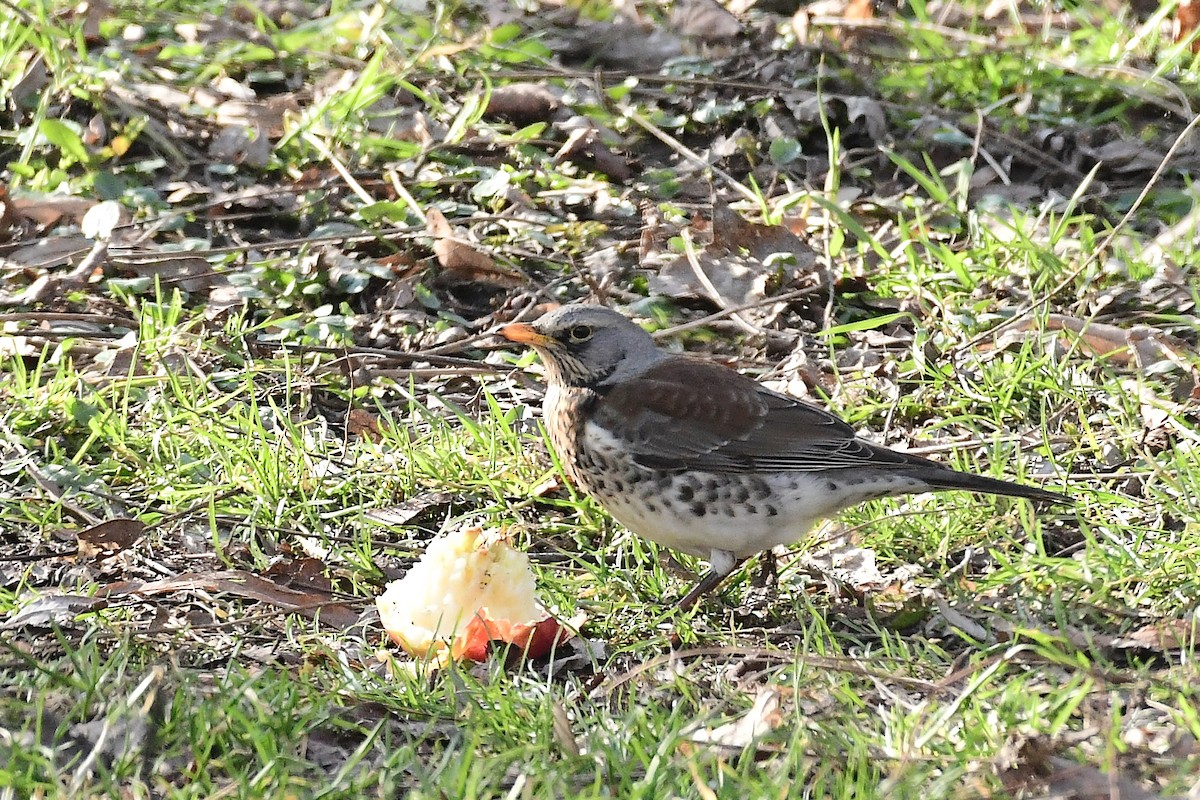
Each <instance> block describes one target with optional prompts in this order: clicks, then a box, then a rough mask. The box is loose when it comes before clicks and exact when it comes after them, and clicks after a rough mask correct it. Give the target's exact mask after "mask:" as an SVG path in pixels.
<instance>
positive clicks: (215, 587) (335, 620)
mask: <svg viewBox="0 0 1200 800" xmlns="http://www.w3.org/2000/svg"><path fill="white" fill-rule="evenodd" d="M197 589H200V590H203V591H206V592H223V593H226V594H231V595H233V596H235V597H242V598H245V599H247V600H256V601H258V602H260V603H267V604H269V605H273V606H277V607H278V608H282V609H283V610H284V611H287V612H289V613H294V614H299V615H300V616H302V617H305V618H307V619H315V620H318V621H320V622H322V623H325V624H327V625H332V626H333V627H335V628H348V627H350V626H352V625H354V624H356V623H357V622H358V616H359V615H358V613H357V612H356V611H354V610H353V609H352V608H350V606H348V605H347V604H346V603H344V602H340V601H334V600H332V599H331V596H330V595H329V594H328V593H326V592H311V591H302V590H297V589H288V588H285V587H283V586H280V585H279V584H277V583H275V582H274V581H270V580H267V579H266V578H262V577H259V576H258V575H254V574H253V573H250V572H246V571H244V570H227V571H224V572H213V573H199V572H185V573H183V574H182V575H177V576H175V577H174V578H165V579H163V580H159V581H150V582H149V583H144V582H142V581H122V582H120V583H113V584H109V585H108V586H103V587H101V588H100V590H99V591H98V592H97V593H96V596H97V597H101V598H111V597H126V596H138V595H140V596H143V597H149V596H152V595H159V594H172V593H174V592H187V591H195V590H197Z"/></svg>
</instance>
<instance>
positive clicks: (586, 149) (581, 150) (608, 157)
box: [554, 125, 633, 182]
mask: <svg viewBox="0 0 1200 800" xmlns="http://www.w3.org/2000/svg"><path fill="white" fill-rule="evenodd" d="M564 161H576V162H579V163H580V164H581V165H582V166H584V167H588V168H592V169H595V170H596V171H597V172H602V173H604V174H605V175H607V176H608V177H610V178H612V179H613V180H614V181H618V182H621V181H627V180H629V178H630V177H631V176H632V175H633V170H632V168H631V167H630V166H629V162H628V161H626V160H625V158H624V157H622V156H619V155H617V154H616V153H614V152H613V151H612V150H610V149H609V147H608V145H606V144H605V143H604V142H603V141H602V140H601V139H600V131H598V130H597V129H596V128H595V127H594V126H591V125H588V126H586V127H579V128H575V129H574V130H572V131H571V132H570V134H568V135H567V141H566V142H564V143H563V145H562V147H560V148H558V152H557V153H555V154H554V163H555V164H561V163H563V162H564Z"/></svg>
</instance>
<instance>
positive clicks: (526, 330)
mask: <svg viewBox="0 0 1200 800" xmlns="http://www.w3.org/2000/svg"><path fill="white" fill-rule="evenodd" d="M500 335H501V336H503V337H504V338H505V339H508V340H509V341H510V342H520V343H521V344H528V345H533V346H534V347H551V346H552V345H553V344H554V337H552V336H546V335H544V334H541V333H538V332H537V331H536V330H534V328H533V326H532V325H527V324H525V323H524V322H514V323H513V324H512V325H505V326H504V327H503V328H501V329H500Z"/></svg>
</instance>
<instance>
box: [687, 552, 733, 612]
mask: <svg viewBox="0 0 1200 800" xmlns="http://www.w3.org/2000/svg"><path fill="white" fill-rule="evenodd" d="M709 561H710V562H712V568H711V569H710V570H709V571H708V572H706V573H705V574H704V577H702V578H701V579H700V582H699V583H697V584H696V586H695V588H693V589H692V590H691V591H690V592H688V593H687V594H686V595H684V596H683V599H682V600H680V601H679V602H678V603H676V604H675V608H677V609H678V610H680V611H688V610H690V609H691V607H692V606H694V605H696V601H697V600H699V599H700V598H701V597H703V596H704V595H706V594H708V593H709V592H711V591H712V590H713V589H715V588H717V586H719V585H720V584H721V581H723V580H725V579H726V578H728V577H729V575H730V574H731V573H732V572H733V571H734V570H735V569H737V568H738V565H739V564H741V563H742V562H743V561H745V559H744V558H738V557H737V556H735V555H734V554H733V553H731V552H730V551H728V550H713V551H712V555H710V556H709Z"/></svg>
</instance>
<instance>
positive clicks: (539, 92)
mask: <svg viewBox="0 0 1200 800" xmlns="http://www.w3.org/2000/svg"><path fill="white" fill-rule="evenodd" d="M561 108H562V104H561V102H560V101H559V98H558V96H557V95H555V94H554V92H552V91H550V89H549V88H547V87H546V86H543V85H542V84H540V83H510V84H506V85H504V86H497V87H496V88H495V89H493V90H492V94H491V96H490V97H489V98H488V104H487V110H485V111H484V112H483V113H484V115H485V116H488V117H499V118H500V119H505V120H508V121H510V122H512V123H515V124H517V125H531V124H533V123H535V122H549V121H550V120H552V119H553V118H554V117H555V115H556V114H557V113H558V111H559V110H560V109H561Z"/></svg>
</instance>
